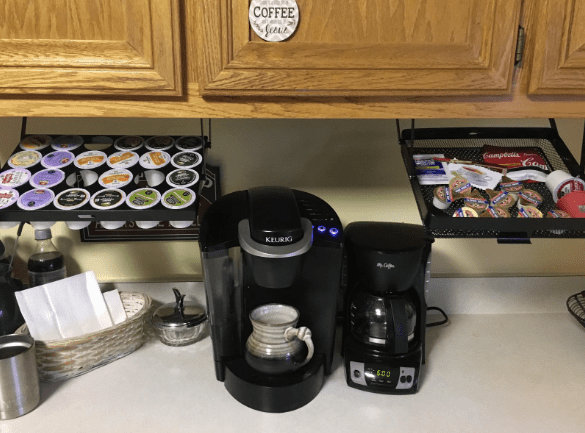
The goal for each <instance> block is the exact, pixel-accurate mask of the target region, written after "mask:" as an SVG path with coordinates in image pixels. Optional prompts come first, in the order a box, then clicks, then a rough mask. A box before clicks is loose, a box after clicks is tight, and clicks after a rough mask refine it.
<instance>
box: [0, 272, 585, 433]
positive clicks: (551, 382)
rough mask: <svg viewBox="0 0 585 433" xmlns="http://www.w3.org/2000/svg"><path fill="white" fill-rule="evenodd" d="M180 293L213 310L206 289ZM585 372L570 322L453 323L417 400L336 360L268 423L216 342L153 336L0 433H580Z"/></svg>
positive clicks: (492, 317)
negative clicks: (225, 365)
mask: <svg viewBox="0 0 585 433" xmlns="http://www.w3.org/2000/svg"><path fill="white" fill-rule="evenodd" d="M468 281H471V282H472V281H473V280H468ZM470 284H472V283H470ZM123 290H127V289H126V288H124V289H123ZM140 291H143V292H144V293H147V294H149V295H150V296H152V297H153V299H154V300H155V302H168V301H170V300H171V299H172V292H170V290H164V291H163V290H161V289H160V287H155V285H145V286H143V287H142V289H141V290H140ZM182 291H185V292H186V293H187V294H188V298H190V299H196V300H198V301H200V302H202V303H203V302H204V301H205V299H204V294H203V291H202V288H201V285H200V284H187V285H185V287H184V288H182ZM338 343H339V339H338ZM336 353H339V350H336ZM584 371H585V328H583V327H581V326H580V325H579V324H578V323H577V321H576V320H575V319H573V318H572V317H571V316H570V315H569V313H565V312H551V313H524V314H519V313H513V314H455V315H451V316H450V323H449V324H448V325H445V326H442V327H436V328H429V329H428V332H427V363H426V365H425V367H424V370H423V373H422V385H421V388H420V390H419V392H418V393H417V394H415V395H410V396H391V395H379V394H371V393H365V392H362V391H358V390H355V389H353V388H349V387H348V386H347V385H346V383H345V375H344V368H343V364H342V358H341V357H340V356H336V358H335V359H334V372H333V373H332V375H331V376H329V377H328V378H326V382H325V385H324V387H323V389H322V390H321V392H320V394H319V395H318V396H317V397H316V398H315V399H314V400H313V401H312V402H310V403H309V404H308V405H306V406H305V407H303V408H300V409H298V410H296V411H293V412H289V413H284V414H267V413H262V412H257V411H254V410H252V409H249V408H247V407H245V406H243V405H242V404H240V403H238V402H237V401H236V400H235V399H234V398H232V397H231V396H230V394H229V393H228V392H227V391H226V389H225V388H224V386H223V384H222V383H220V382H218V381H216V379H215V374H214V369H213V361H212V348H211V341H210V338H209V337H206V338H205V339H203V340H202V341H200V342H198V343H196V344H194V345H191V346H187V347H182V348H173V347H167V346H164V345H163V344H162V343H160V342H159V341H158V340H157V339H156V337H155V336H154V334H153V332H152V330H151V328H150V325H148V329H147V339H146V342H145V344H144V345H143V346H142V347H141V348H140V349H138V350H137V351H136V352H134V353H132V354H130V355H129V356H127V357H125V358H122V359H120V360H118V361H115V362H113V363H111V364H109V365H106V366H104V367H102V368H99V369H97V370H95V371H92V372H90V373H88V374H86V375H83V376H80V377H77V378H73V379H70V380H67V381H64V382H59V383H54V384H47V383H43V384H41V392H42V395H41V403H40V405H39V406H38V407H37V408H36V409H35V410H34V411H32V412H31V413H29V414H27V415H25V416H23V417H21V418H18V419H14V420H10V421H0V432H2V433H32V432H43V433H53V432H55V433H57V432H58V433H64V432H82V433H92V432H109V433H115V432H128V431H139V432H161V431H165V432H173V431H176V432H178V431H197V432H206V431H221V432H230V431H234V432H236V431H237V432H246V431H254V432H256V433H257V432H263V431H267V432H268V431H270V432H278V433H286V432H295V433H298V432H303V431H347V432H355V431H364V429H368V430H369V431H373V432H378V431H379V432H382V431H384V432H400V433H408V432H531V433H535V432H543V433H544V432H546V433H549V432H554V431H558V432H563V433H570V432H575V433H577V432H579V433H581V432H583V429H584V425H585V408H584V405H583V401H584V397H585V374H583V372H584Z"/></svg>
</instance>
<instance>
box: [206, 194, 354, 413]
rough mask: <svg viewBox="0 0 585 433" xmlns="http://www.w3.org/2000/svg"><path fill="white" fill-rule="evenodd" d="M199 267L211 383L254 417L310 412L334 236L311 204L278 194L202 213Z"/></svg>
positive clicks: (222, 202)
mask: <svg viewBox="0 0 585 433" xmlns="http://www.w3.org/2000/svg"><path fill="white" fill-rule="evenodd" d="M200 247H201V258H202V264H203V273H204V280H205V291H206V297H207V307H208V311H209V320H210V326H211V328H210V329H211V340H212V344H213V355H214V361H215V372H216V377H217V379H218V380H219V381H222V382H224V383H225V387H226V389H227V390H228V391H229V393H230V394H231V395H232V396H233V397H235V398H236V399H237V400H238V401H240V402H241V403H243V404H245V405H246V406H248V407H251V408H253V409H256V410H260V411H264V412H286V411H290V410H294V409H297V408H299V407H301V406H303V405H305V404H307V403H308V402H310V401H311V400H312V399H313V398H315V396H316V395H317V394H318V393H319V391H320V390H321V387H322V385H323V381H324V377H325V376H326V375H328V374H329V373H330V372H331V362H332V358H333V347H334V339H335V338H334V337H335V329H336V323H335V322H336V312H337V297H338V294H339V290H340V284H341V266H342V260H343V249H342V227H341V223H340V221H339V218H338V217H337V215H336V213H335V212H334V210H333V209H332V208H331V207H330V206H329V205H328V204H327V203H325V202H324V201H323V200H321V199H320V198H318V197H316V196H314V195H312V194H309V193H306V192H302V191H297V190H292V189H289V188H284V187H258V188H251V189H249V190H247V191H238V192H234V193H231V194H228V195H226V196H224V197H222V198H221V199H219V200H218V201H216V202H215V203H214V204H213V205H211V206H210V207H209V209H208V210H207V212H206V213H205V215H204V217H203V220H202V224H201V233H200Z"/></svg>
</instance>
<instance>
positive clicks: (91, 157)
mask: <svg viewBox="0 0 585 433" xmlns="http://www.w3.org/2000/svg"><path fill="white" fill-rule="evenodd" d="M107 158H108V157H107V155H106V154H105V153H104V152H101V151H99V150H88V151H87V152H83V153H82V154H81V155H79V156H78V157H77V158H75V162H74V164H75V167H77V168H81V169H82V170H90V169H92V168H98V167H99V166H101V165H103V164H105V163H106V159H107Z"/></svg>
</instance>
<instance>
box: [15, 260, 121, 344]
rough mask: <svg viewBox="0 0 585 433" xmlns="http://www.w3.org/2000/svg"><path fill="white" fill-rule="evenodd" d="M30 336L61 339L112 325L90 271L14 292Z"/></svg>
mask: <svg viewBox="0 0 585 433" xmlns="http://www.w3.org/2000/svg"><path fill="white" fill-rule="evenodd" d="M16 299H17V301H18V306H19V307H20V311H21V312H22V315H23V317H24V320H25V321H26V324H27V326H28V328H29V330H30V334H31V336H32V337H33V338H35V339H38V340H49V341H50V340H61V339H63V338H72V337H78V336H81V335H84V334H88V333H91V332H96V331H100V330H102V329H105V328H108V327H110V326H113V324H114V322H113V320H112V318H111V317H110V313H109V311H108V307H107V306H106V302H105V300H104V296H103V295H102V293H101V290H100V287H99V285H98V282H97V279H96V277H95V274H94V273H93V271H88V272H85V273H83V274H79V275H74V276H72V277H69V278H65V279H62V280H59V281H55V282H53V283H48V284H44V285H41V286H36V287H33V288H31V289H27V290H23V291H20V292H16Z"/></svg>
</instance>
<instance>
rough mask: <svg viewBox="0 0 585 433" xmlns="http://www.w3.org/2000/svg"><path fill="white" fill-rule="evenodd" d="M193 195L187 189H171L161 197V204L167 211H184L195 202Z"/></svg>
mask: <svg viewBox="0 0 585 433" xmlns="http://www.w3.org/2000/svg"><path fill="white" fill-rule="evenodd" d="M195 197H196V195H195V193H194V192H193V191H192V190H190V189H189V188H173V189H170V190H168V191H167V192H165V193H164V194H163V196H162V200H161V201H162V204H163V205H164V206H165V207H167V208H169V209H184V208H186V207H188V206H190V205H191V204H193V203H194V202H195Z"/></svg>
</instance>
